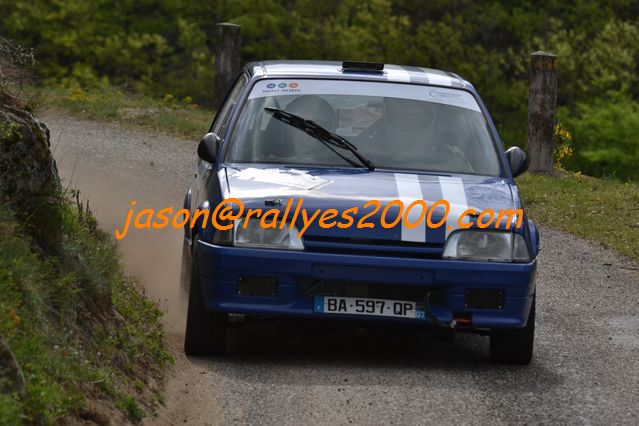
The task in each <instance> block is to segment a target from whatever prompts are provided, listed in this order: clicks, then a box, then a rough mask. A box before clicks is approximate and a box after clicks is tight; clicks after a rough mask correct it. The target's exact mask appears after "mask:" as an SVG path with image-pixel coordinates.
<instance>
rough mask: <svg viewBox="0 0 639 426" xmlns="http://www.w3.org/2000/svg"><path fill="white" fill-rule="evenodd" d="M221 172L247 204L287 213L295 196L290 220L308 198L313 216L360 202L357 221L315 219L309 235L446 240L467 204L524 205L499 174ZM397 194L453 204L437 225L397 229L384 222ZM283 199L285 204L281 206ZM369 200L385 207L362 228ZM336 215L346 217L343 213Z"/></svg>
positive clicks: (225, 187) (229, 193)
mask: <svg viewBox="0 0 639 426" xmlns="http://www.w3.org/2000/svg"><path fill="white" fill-rule="evenodd" d="M218 177H219V179H220V185H221V190H222V195H223V197H224V198H238V199H240V200H242V202H243V203H244V206H245V208H261V209H263V210H268V209H272V208H276V209H279V210H280V211H281V212H282V216H283V213H284V212H285V210H286V206H287V202H288V200H289V199H292V200H293V207H292V208H291V209H290V212H291V213H290V214H289V215H288V218H289V220H290V217H292V216H293V214H292V212H293V210H294V208H295V206H296V203H299V201H298V200H300V199H302V200H303V201H302V208H303V209H305V210H306V211H307V213H308V215H309V216H310V215H312V213H313V212H314V211H315V210H317V209H321V210H322V211H324V210H326V209H329V208H333V209H336V210H337V211H338V212H339V213H340V214H341V213H342V212H344V210H346V209H349V208H352V207H358V212H357V213H356V214H352V215H351V216H352V217H353V220H354V222H355V224H354V225H353V226H351V227H348V228H345V229H342V228H338V227H337V226H334V227H332V228H329V229H326V228H322V227H320V226H319V225H318V223H317V220H316V221H315V222H314V223H312V224H311V225H310V226H308V228H307V229H306V231H305V233H304V237H305V238H327V237H328V238H330V237H333V238H342V239H344V238H347V239H348V238H350V239H367V240H377V241H406V242H422V243H428V244H433V245H441V244H443V243H444V241H445V239H446V237H447V235H448V234H449V233H450V232H452V231H453V230H454V229H456V228H457V227H458V226H457V220H458V218H459V215H460V214H461V213H463V212H464V211H466V210H467V209H468V208H473V209H475V210H476V211H477V212H480V211H482V210H484V209H489V208H490V209H493V210H494V211H495V212H498V211H499V210H500V209H512V208H519V207H520V206H519V199H518V196H517V195H516V192H515V191H516V187H514V185H511V184H509V183H508V181H506V180H505V179H502V178H495V177H483V176H470V175H443V174H424V173H406V172H393V171H381V170H380V171H368V170H361V169H352V170H351V169H343V168H293V167H287V166H279V165H278V166H270V165H269V166H265V165H255V164H251V165H240V166H238V165H233V166H227V167H223V168H222V169H220V170H219V172H218ZM397 199H399V200H402V202H403V203H404V204H405V206H406V207H407V206H408V205H409V204H410V203H411V202H412V201H414V200H415V199H423V200H425V201H426V202H427V203H428V207H429V208H430V206H432V205H433V203H435V202H436V201H439V200H442V199H445V200H446V201H448V202H449V203H450V207H451V208H450V212H449V214H448V216H447V219H446V222H445V223H444V224H442V226H441V227H439V228H438V229H428V228H427V227H426V226H425V225H422V226H420V227H418V228H416V229H406V228H404V229H402V228H403V227H402V224H401V222H400V223H399V224H398V225H397V226H395V227H392V228H384V227H382V226H380V216H381V213H382V210H383V207H384V206H385V205H386V204H387V203H388V202H390V201H392V200H397ZM280 200H281V205H277V204H278V202H279V201H280ZM370 200H378V201H379V202H380V203H381V206H382V209H380V210H379V211H378V212H376V213H375V214H373V215H370V216H369V218H368V219H367V220H366V221H367V222H369V223H373V224H374V228H363V229H362V228H357V226H356V225H357V222H358V221H359V220H360V219H361V218H362V217H363V216H364V215H366V214H367V213H369V212H371V211H373V207H372V206H370V207H367V208H363V207H362V206H363V205H364V204H365V203H367V202H368V201H370ZM274 203H275V206H274V205H273V204H274ZM415 210H416V214H417V215H416V216H412V215H411V218H413V217H415V218H417V219H418V218H419V214H420V211H421V208H420V207H419V206H417V207H416V208H415ZM398 212H399V207H396V206H394V207H392V208H389V209H388V211H387V213H386V222H392V221H393V219H394V218H396V217H397V215H398ZM443 212H444V208H443V207H439V208H437V209H435V210H434V212H433V214H432V216H431V219H432V222H434V223H437V222H439V220H441V219H442V217H443ZM413 214H414V213H413ZM318 218H319V216H318ZM280 219H281V218H280ZM336 220H337V221H338V222H345V220H343V219H340V217H339V216H338V217H337V218H336ZM296 225H297V226H298V228H301V227H302V226H303V222H302V219H301V218H300V217H299V216H298V218H297V220H296Z"/></svg>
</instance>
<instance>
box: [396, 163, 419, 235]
mask: <svg viewBox="0 0 639 426" xmlns="http://www.w3.org/2000/svg"><path fill="white" fill-rule="evenodd" d="M395 184H396V185H397V194H398V199H399V200H400V201H401V202H402V203H404V208H405V209H406V208H408V206H409V205H410V203H412V202H413V201H415V200H421V199H423V197H424V195H423V194H422V187H421V185H420V183H419V178H418V177H417V175H409V174H401V173H395ZM421 214H422V209H421V208H420V206H419V205H416V206H415V207H413V208H412V209H411V211H410V213H409V214H408V221H409V222H410V223H415V222H417V221H418V220H419V218H420V216H421ZM402 241H413V242H417V243H424V242H426V228H425V226H424V225H423V222H422V224H420V225H419V226H417V227H415V228H408V227H406V225H405V224H404V221H403V220H402Z"/></svg>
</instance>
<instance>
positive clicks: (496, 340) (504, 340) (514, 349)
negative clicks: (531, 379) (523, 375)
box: [490, 296, 535, 365]
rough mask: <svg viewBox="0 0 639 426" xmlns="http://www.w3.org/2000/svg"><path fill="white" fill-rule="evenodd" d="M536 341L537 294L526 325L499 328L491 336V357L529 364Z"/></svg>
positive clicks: (510, 362) (508, 361)
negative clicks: (504, 328) (519, 327)
mask: <svg viewBox="0 0 639 426" xmlns="http://www.w3.org/2000/svg"><path fill="white" fill-rule="evenodd" d="M534 341H535V296H533V303H532V306H531V308H530V315H529V316H528V323H527V324H526V327H524V328H522V329H519V330H497V331H494V332H493V334H492V335H491V336H490V359H491V361H493V362H496V363H500V364H510V365H528V364H530V361H531V360H532V355H533V346H534Z"/></svg>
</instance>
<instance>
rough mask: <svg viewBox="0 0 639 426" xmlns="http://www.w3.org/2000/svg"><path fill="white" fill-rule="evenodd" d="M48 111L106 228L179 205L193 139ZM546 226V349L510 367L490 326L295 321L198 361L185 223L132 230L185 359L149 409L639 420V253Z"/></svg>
mask: <svg viewBox="0 0 639 426" xmlns="http://www.w3.org/2000/svg"><path fill="white" fill-rule="evenodd" d="M43 119H44V121H45V122H46V124H47V125H48V126H49V128H50V129H51V135H52V138H51V140H52V147H53V149H55V154H54V155H55V157H56V159H57V161H58V167H59V169H60V173H61V175H62V177H63V179H64V182H65V184H66V185H70V186H71V187H75V188H79V189H80V190H81V192H82V195H83V197H84V198H88V199H89V200H90V203H91V206H92V208H93V209H94V212H95V214H96V216H97V218H98V221H99V223H100V225H101V226H102V227H103V228H104V229H107V230H110V231H113V230H114V228H115V227H118V229H121V227H122V224H123V223H124V218H125V215H126V212H127V209H128V208H129V202H130V201H131V200H136V201H137V206H136V207H137V208H142V207H148V208H155V209H158V208H162V207H167V206H174V207H177V208H179V207H180V206H181V203H182V199H183V195H184V192H185V190H186V189H187V187H188V185H189V183H190V180H191V178H192V176H193V174H194V171H195V161H196V157H195V148H196V144H195V141H184V140H178V139H175V138H172V137H168V136H165V135H157V134H149V133H145V132H142V131H137V130H130V129H123V128H120V127H119V126H118V125H116V124H104V123H97V122H90V121H82V120H76V119H72V118H68V117H63V116H61V115H55V114H52V113H49V114H47V115H45V116H44V117H43ZM204 130H205V129H203V131H204ZM541 233H542V236H541V238H542V252H541V254H540V267H539V274H538V301H537V302H538V307H537V308H538V313H537V314H538V318H537V340H536V346H535V358H534V360H533V363H532V364H531V365H530V366H527V367H504V366H496V365H492V364H490V363H489V362H488V360H487V357H488V339H487V338H485V337H479V336H475V335H461V336H458V338H457V339H456V341H455V342H454V343H450V342H444V341H439V340H434V339H432V338H429V337H428V336H424V335H422V334H420V333H416V332H413V331H402V330H399V331H398V330H396V329H395V330H387V329H384V328H380V327H376V328H371V327H365V328H361V327H348V328H344V327H334V326H331V325H330V324H326V325H323V326H321V327H318V326H317V325H315V324H306V323H303V322H299V321H290V320H289V321H273V320H271V321H263V322H257V321H256V322H249V323H245V324H242V323H240V324H239V326H238V327H236V328H233V329H232V332H231V334H230V343H229V344H230V352H229V354H227V355H226V356H224V357H218V358H187V357H185V356H184V355H183V354H182V349H181V346H182V336H181V334H182V333H183V328H184V319H185V309H186V303H185V299H184V295H183V294H181V292H180V290H179V284H178V277H179V266H180V250H181V240H180V238H181V235H180V232H179V231H176V230H174V229H164V230H159V231H158V230H151V231H142V230H133V231H131V232H130V234H129V235H128V236H127V237H125V238H124V239H123V240H122V243H121V244H122V250H123V254H124V259H125V263H126V268H127V270H128V272H129V273H130V274H133V275H136V276H137V277H139V278H140V280H141V282H142V283H143V285H144V288H145V289H146V292H147V295H148V297H149V298H150V299H152V300H155V301H157V302H158V304H159V306H160V307H161V309H162V310H163V311H164V312H165V313H166V316H165V325H166V328H167V333H168V337H167V341H168V345H169V347H170V349H171V350H172V351H173V352H174V354H175V357H176V364H175V367H173V368H172V369H171V371H170V372H169V373H168V380H167V387H166V407H163V408H162V409H161V410H160V412H159V414H158V416H157V417H155V418H150V419H147V420H146V422H147V424H173V425H177V424H196V425H204V424H238V423H244V424H245V423H251V424H278V425H280V424H305V423H318V424H417V423H438V424H486V423H491V424H492V423H495V424H512V423H521V422H532V423H550V422H552V423H567V424H603V423H618V424H638V423H639V265H638V264H637V263H634V262H631V261H629V260H627V259H624V258H622V257H620V256H618V255H616V254H615V253H614V252H611V251H608V250H604V249H602V248H600V247H598V246H596V245H594V244H590V243H587V242H585V241H583V240H581V239H579V238H576V237H574V236H571V235H568V234H565V233H562V232H557V231H553V230H551V229H548V228H545V227H542V229H541Z"/></svg>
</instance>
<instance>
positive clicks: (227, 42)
mask: <svg viewBox="0 0 639 426" xmlns="http://www.w3.org/2000/svg"><path fill="white" fill-rule="evenodd" d="M241 51H242V35H241V27H240V26H239V25H235V24H228V23H220V24H217V45H216V46H215V83H214V87H213V90H214V92H213V105H214V107H215V108H216V109H217V108H219V107H220V106H221V104H222V101H223V100H224V96H225V95H226V92H227V90H229V88H230V86H231V84H233V81H234V79H235V77H237V74H238V73H239V72H240V67H241V66H242V63H241V60H242V55H241V53H242V52H241Z"/></svg>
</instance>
